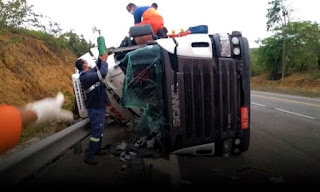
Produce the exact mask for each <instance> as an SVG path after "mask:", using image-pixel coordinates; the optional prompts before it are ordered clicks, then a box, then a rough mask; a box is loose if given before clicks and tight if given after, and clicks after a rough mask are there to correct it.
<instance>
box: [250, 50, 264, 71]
mask: <svg viewBox="0 0 320 192" xmlns="http://www.w3.org/2000/svg"><path fill="white" fill-rule="evenodd" d="M250 61H251V63H250V70H251V76H253V77H254V76H257V75H260V74H262V73H263V68H262V65H260V64H259V62H258V54H257V49H251V50H250Z"/></svg>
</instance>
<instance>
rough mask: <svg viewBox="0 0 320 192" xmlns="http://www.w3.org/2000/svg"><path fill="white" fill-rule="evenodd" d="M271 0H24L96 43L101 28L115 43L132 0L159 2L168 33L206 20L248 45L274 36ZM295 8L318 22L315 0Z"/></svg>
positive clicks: (295, 1) (299, 1)
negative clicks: (237, 34)
mask: <svg viewBox="0 0 320 192" xmlns="http://www.w3.org/2000/svg"><path fill="white" fill-rule="evenodd" d="M269 1H270V0H218V1H216V0H210V1H209V0H195V1H190V0H188V1H186V0H114V1H110V0H50V1H49V0H27V2H28V4H29V5H34V7H33V11H34V12H36V13H41V14H43V15H45V16H48V17H49V18H50V19H51V20H52V21H55V22H57V23H59V24H60V27H61V28H62V29H63V32H66V31H69V30H71V29H73V30H74V31H75V32H76V33H77V34H79V35H83V36H84V37H85V39H86V40H88V41H89V40H90V41H91V42H93V43H96V38H97V36H98V34H97V33H93V30H92V29H93V28H94V27H96V28H98V29H100V30H101V35H103V36H104V37H105V40H106V46H107V47H111V46H114V47H116V46H118V45H119V44H120V43H121V41H122V39H123V38H124V37H125V36H126V35H128V31H129V28H130V27H131V26H133V16H132V15H131V14H130V13H128V12H127V10H126V5H127V4H128V3H130V2H132V3H135V4H136V5H137V6H145V5H149V6H150V5H151V4H152V3H153V2H156V3H157V4H158V12H159V13H160V14H161V15H162V16H163V18H164V24H165V26H166V27H167V29H168V31H169V33H171V31H172V30H175V31H180V30H181V29H183V30H186V29H188V27H191V26H196V25H208V28H209V33H210V34H215V33H231V32H232V31H240V32H242V35H243V36H244V37H246V38H247V39H248V41H249V46H250V47H252V48H253V47H258V46H259V45H258V44H256V43H255V41H256V40H258V39H263V38H266V37H268V36H270V35H272V34H271V33H270V32H267V30H266V22H267V17H266V15H267V8H268V7H269V6H268V2H269ZM287 2H288V6H289V7H290V8H291V9H293V10H294V11H293V12H292V15H291V17H292V20H295V21H305V20H310V21H314V22H318V23H320V11H319V8H320V1H319V0H287Z"/></svg>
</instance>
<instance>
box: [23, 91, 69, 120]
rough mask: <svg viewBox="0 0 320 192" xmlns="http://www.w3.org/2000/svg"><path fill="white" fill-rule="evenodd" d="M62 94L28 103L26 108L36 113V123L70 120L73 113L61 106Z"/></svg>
mask: <svg viewBox="0 0 320 192" xmlns="http://www.w3.org/2000/svg"><path fill="white" fill-rule="evenodd" d="M63 101H64V96H63V94H62V93H61V92H59V93H58V94H57V97H55V98H44V99H42V100H39V101H35V102H33V103H28V104H27V105H26V109H29V110H32V111H34V112H35V113H36V115H37V120H36V124H39V123H51V122H54V121H56V122H65V121H72V120H73V114H72V112H71V111H68V110H64V109H62V108H61V106H62V104H63Z"/></svg>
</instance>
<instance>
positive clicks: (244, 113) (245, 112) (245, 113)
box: [241, 107, 249, 129]
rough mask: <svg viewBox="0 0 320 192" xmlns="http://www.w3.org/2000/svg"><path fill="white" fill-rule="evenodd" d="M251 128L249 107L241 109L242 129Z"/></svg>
mask: <svg viewBox="0 0 320 192" xmlns="http://www.w3.org/2000/svg"><path fill="white" fill-rule="evenodd" d="M248 128H249V109H248V107H241V129H248Z"/></svg>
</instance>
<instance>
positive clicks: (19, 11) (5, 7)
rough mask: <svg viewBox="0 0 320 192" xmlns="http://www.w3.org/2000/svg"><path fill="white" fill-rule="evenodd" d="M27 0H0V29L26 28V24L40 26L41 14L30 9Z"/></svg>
mask: <svg viewBox="0 0 320 192" xmlns="http://www.w3.org/2000/svg"><path fill="white" fill-rule="evenodd" d="M32 8H33V6H32V5H31V6H30V5H28V3H27V0H6V1H4V0H0V30H6V29H16V28H26V27H27V26H28V25H32V26H36V27H42V25H41V24H40V21H39V17H41V15H38V14H35V13H34V12H33V11H32Z"/></svg>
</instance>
